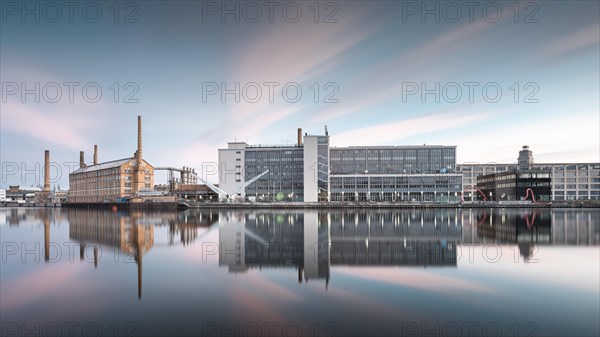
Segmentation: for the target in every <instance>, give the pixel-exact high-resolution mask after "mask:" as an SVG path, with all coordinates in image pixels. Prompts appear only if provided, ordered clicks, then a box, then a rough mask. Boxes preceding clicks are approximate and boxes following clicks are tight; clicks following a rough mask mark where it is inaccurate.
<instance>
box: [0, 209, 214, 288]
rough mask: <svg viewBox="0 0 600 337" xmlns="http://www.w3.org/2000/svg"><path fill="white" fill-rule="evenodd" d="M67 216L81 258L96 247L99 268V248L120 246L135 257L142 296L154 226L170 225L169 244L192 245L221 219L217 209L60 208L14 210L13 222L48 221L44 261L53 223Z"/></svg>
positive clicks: (96, 260) (49, 245)
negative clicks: (147, 211) (201, 230)
mask: <svg viewBox="0 0 600 337" xmlns="http://www.w3.org/2000/svg"><path fill="white" fill-rule="evenodd" d="M61 213H62V214H64V215H66V219H67V221H68V223H69V239H71V240H73V241H75V242H77V243H78V244H79V258H80V261H83V260H84V258H85V250H86V247H87V246H91V247H92V248H93V257H94V267H96V268H97V267H98V258H99V248H101V247H109V248H118V249H119V250H120V251H121V252H124V253H126V254H127V255H128V256H130V257H133V260H134V261H135V263H136V265H137V280H138V282H137V283H138V298H141V297H142V270H143V264H142V262H143V258H142V257H143V255H144V254H145V253H146V252H148V251H149V250H150V249H151V248H152V247H153V246H154V226H155V225H156V226H168V228H169V231H168V233H169V239H168V245H169V246H172V245H175V238H176V237H179V240H180V243H181V244H183V245H188V244H191V243H193V242H194V240H196V239H197V238H198V228H200V227H210V226H212V225H213V224H215V223H216V222H217V221H218V214H217V213H213V212H198V211H186V212H181V213H173V212H169V213H151V214H145V213H143V212H131V213H122V212H108V211H101V210H85V209H69V210H62V212H61V211H56V212H55V210H48V211H46V210H43V209H36V210H31V212H19V210H16V209H14V210H11V212H10V216H8V219H9V223H10V224H11V225H16V226H18V225H19V223H20V221H23V220H25V221H27V220H28V219H29V220H33V221H36V220H37V219H40V218H41V219H42V222H43V224H44V260H45V261H46V262H48V261H49V259H50V247H51V241H50V223H51V218H54V221H53V222H57V221H58V220H57V219H56V216H57V215H58V216H60V217H61V218H62V216H61Z"/></svg>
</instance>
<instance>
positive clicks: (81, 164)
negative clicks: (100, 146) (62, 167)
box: [79, 151, 85, 168]
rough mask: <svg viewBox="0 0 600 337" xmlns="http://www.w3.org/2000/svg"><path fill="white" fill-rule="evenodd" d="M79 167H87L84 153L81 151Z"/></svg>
mask: <svg viewBox="0 0 600 337" xmlns="http://www.w3.org/2000/svg"><path fill="white" fill-rule="evenodd" d="M79 167H80V168H84V167H85V160H84V155H83V151H79Z"/></svg>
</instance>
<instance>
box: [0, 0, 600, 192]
mask: <svg viewBox="0 0 600 337" xmlns="http://www.w3.org/2000/svg"><path fill="white" fill-rule="evenodd" d="M1 5H2V8H1V10H0V15H1V18H0V20H1V21H0V79H1V84H2V87H1V93H2V100H1V102H0V104H1V115H0V130H1V135H0V142H1V143H0V150H1V151H0V161H1V162H2V172H1V175H2V180H1V181H0V188H7V187H8V185H17V184H18V185H22V186H31V185H34V186H35V185H38V184H39V183H42V180H43V179H42V174H41V173H42V170H41V168H42V166H43V165H42V163H43V155H44V150H50V154H51V161H52V162H53V166H52V170H51V182H52V185H53V186H57V185H60V186H61V187H62V188H63V189H64V188H66V187H67V186H68V172H69V171H70V170H73V168H74V167H75V166H76V165H77V163H78V161H79V151H81V150H83V151H85V153H86V161H87V162H88V163H89V162H91V160H92V151H93V145H94V144H97V145H98V147H99V160H100V161H109V160H116V159H120V158H125V157H129V156H131V155H132V154H133V152H134V151H135V149H136V127H137V122H136V118H137V116H138V115H141V116H142V118H143V143H144V150H143V154H144V158H145V159H146V160H147V161H148V162H149V163H151V164H152V165H153V166H155V167H156V166H172V167H182V166H187V167H192V168H195V169H196V172H198V173H200V174H201V175H202V177H204V178H206V179H208V180H210V181H216V180H217V176H216V175H215V174H214V172H212V170H213V169H212V168H213V167H214V164H212V163H215V162H217V160H218V149H219V148H226V147H227V142H230V141H236V140H237V141H246V142H248V143H249V144H293V143H295V141H296V132H297V131H296V130H297V128H302V129H303V130H304V132H307V133H309V134H323V133H324V129H325V126H327V128H328V130H329V135H330V136H331V141H330V142H331V144H332V145H333V146H350V145H420V144H439V145H456V146H457V162H458V163H465V162H480V163H489V162H498V163H515V162H516V160H517V156H518V151H519V150H520V149H521V147H522V146H523V145H529V146H530V149H531V150H532V151H533V155H534V159H535V161H536V162H550V163H551V162H600V117H599V114H600V113H599V111H600V103H599V94H598V93H599V92H600V88H599V86H600V84H599V83H600V69H599V67H600V2H598V1H520V2H515V1H473V2H466V1H464V2H463V1H457V2H447V1H319V2H315V1H292V2H277V1H274V2H266V1H257V2H248V1H215V2H212V1H160V0H159V1H122V2H116V1H82V2H76V3H75V4H73V3H72V2H67V1H57V2H50V3H48V2H36V1H26V2H20V1H2V2H1ZM156 178H157V179H156V181H155V182H156V183H161V182H162V183H164V182H166V177H162V176H160V175H157V177H156ZM163 178H164V180H165V181H161V179H163Z"/></svg>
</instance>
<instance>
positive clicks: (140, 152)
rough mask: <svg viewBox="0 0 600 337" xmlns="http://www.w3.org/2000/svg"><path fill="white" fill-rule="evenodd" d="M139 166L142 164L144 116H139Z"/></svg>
mask: <svg viewBox="0 0 600 337" xmlns="http://www.w3.org/2000/svg"><path fill="white" fill-rule="evenodd" d="M137 142H138V144H137V158H136V159H137V165H138V166H140V165H141V163H142V116H138V138H137Z"/></svg>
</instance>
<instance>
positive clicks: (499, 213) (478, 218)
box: [462, 209, 600, 261]
mask: <svg viewBox="0 0 600 337" xmlns="http://www.w3.org/2000/svg"><path fill="white" fill-rule="evenodd" d="M462 222H463V229H464V237H463V240H462V243H463V244H485V243H496V244H510V245H517V246H518V247H519V252H520V254H521V256H523V258H524V259H525V261H527V260H528V259H529V258H530V257H531V256H532V254H533V252H534V251H535V247H536V245H554V246H562V245H569V246H593V245H598V244H600V213H599V212H597V211H596V210H572V209H554V210H550V209H495V210H473V209H469V210H465V211H464V213H463V220H462Z"/></svg>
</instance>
